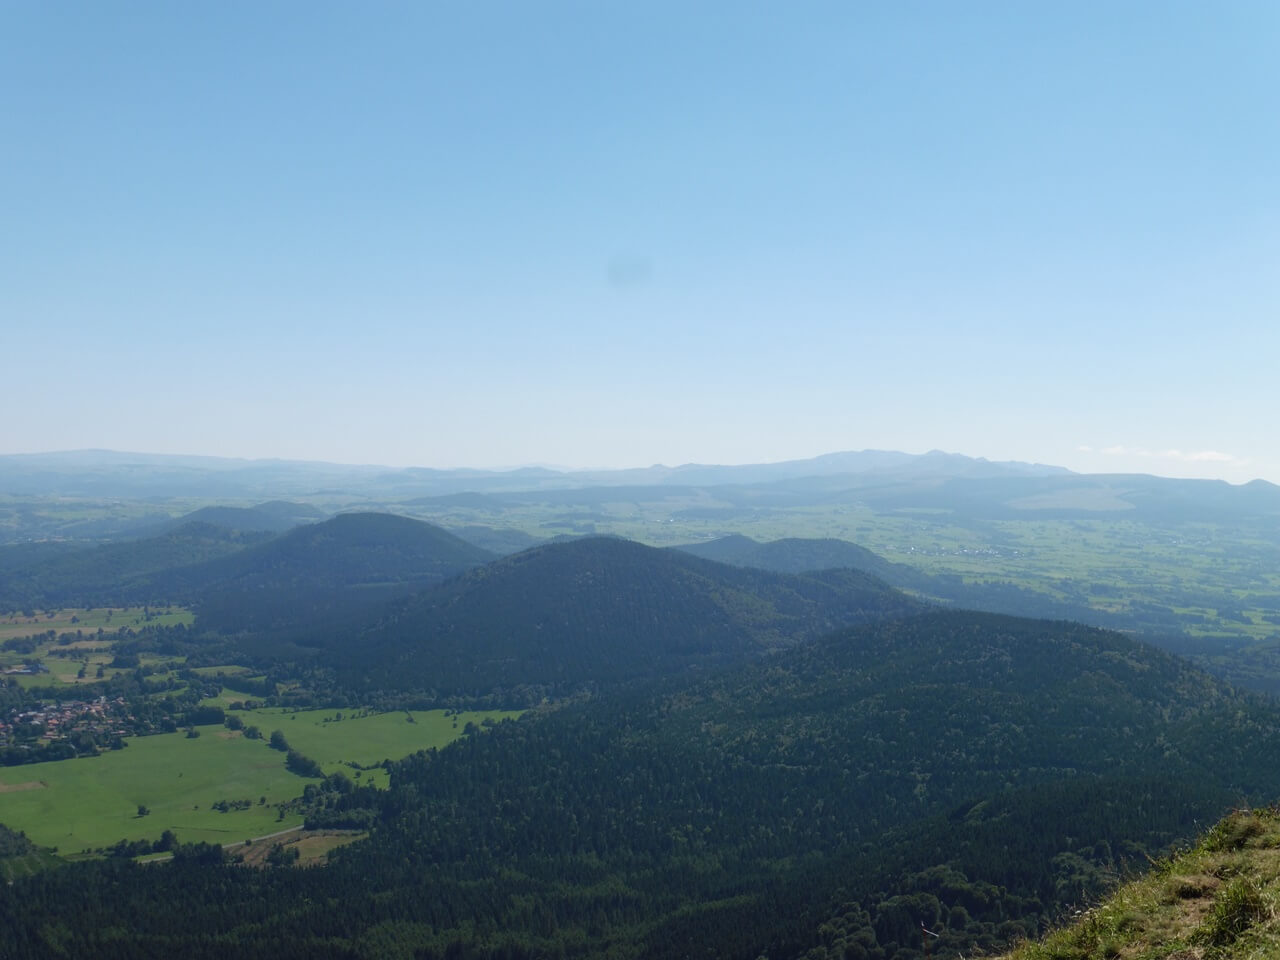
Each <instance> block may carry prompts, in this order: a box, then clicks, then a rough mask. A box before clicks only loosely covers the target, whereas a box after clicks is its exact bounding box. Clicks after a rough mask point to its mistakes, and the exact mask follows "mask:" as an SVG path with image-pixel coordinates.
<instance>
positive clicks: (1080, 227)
mask: <svg viewBox="0 0 1280 960" xmlns="http://www.w3.org/2000/svg"><path fill="white" fill-rule="evenodd" d="M1277 49H1280V5H1277V4H1275V3H1273V2H1270V0H1267V2H1256V3H1251V2H1224V3H1214V4H1207V3H1178V2H1158V3H1156V2H1152V3H1142V2H1128V3H1115V2H1105V3H1103V2H1099V3H1090V2H1078V3H1069V4H1040V3H1014V2H1008V3H989V2H981V0H974V2H970V3H964V4H959V3H949V2H941V0H939V2H932V3H912V2H897V0H895V2H892V3H890V2H878V3H871V2H864V3H854V2H842V3H829V4H828V3H804V2H799V3H786V4H783V3H775V4H752V3H732V4H730V3H713V2H707V3H699V4H688V3H657V2H646V3H632V4H621V3H598V2H594V3H581V4H566V3H550V2H546V3H534V2H530V3H506V4H497V3H485V2H475V3H461V2H456V3H427V2H422V3H398V4H385V3H372V2H371V3H362V4H324V3H315V2H309V3H287V4H286V3H261V2H253V3H237V2H224V3H218V4H202V5H195V4H174V3H155V4H146V3H127V2H113V3H87V2H86V3H65V4H47V3H36V2H29V3H28V2H13V3H6V4H4V5H0V117H2V118H3V120H2V121H0V123H2V124H3V126H2V127H0V130H3V134H0V137H2V139H0V145H2V146H3V150H2V151H0V224H2V225H3V229H0V350H3V352H4V353H5V354H6V355H7V356H8V358H9V362H8V363H7V364H6V374H7V375H6V380H7V383H6V386H7V390H6V391H5V393H6V396H7V397H8V403H9V414H10V415H9V416H7V417H6V418H5V420H4V427H3V429H2V430H0V452H2V453H12V452H34V451H41V450H57V449H75V448H84V447H106V448H113V449H129V450H145V451H153V452H171V453H201V454H213V455H225V456H246V457H288V458H305V459H323V460H333V461H340V462H374V463H387V464H416V465H425V466H462V465H469V466H497V465H512V464H519V463H528V462H545V463H555V464H566V465H572V466H635V465H647V464H649V463H654V462H664V463H681V462H687V461H701V462H722V463H737V462H760V461H770V460H780V459H790V458H797V457H804V456H812V455H815V454H819V453H823V452H827V451H833V450H846V449H862V448H869V447H875V448H890V449H902V450H907V451H910V452H923V451H925V450H928V449H931V448H941V449H946V450H951V451H956V452H961V453H967V454H970V455H975V456H987V457H990V458H993V459H1022V460H1038V461H1043V462H1051V463H1058V464H1063V465H1065V466H1069V467H1072V468H1074V469H1080V470H1090V471H1097V470H1107V471H1111V470H1117V471H1120V470H1140V471H1143V472H1151V473H1161V474H1168V475H1185V476H1221V477H1225V478H1228V479H1231V480H1235V481H1239V480H1245V479H1249V478H1251V477H1254V476H1262V477H1266V478H1268V479H1271V480H1273V481H1277V482H1280V444H1278V443H1277V441H1276V436H1277V432H1278V431H1277V430H1276V428H1275V427H1274V426H1273V420H1274V419H1275V417H1276V411H1277V410H1280V387H1278V386H1277V382H1278V381H1277V374H1276V370H1277V361H1278V359H1280V333H1278V332H1277V329H1278V327H1280V323H1278V322H1277V321H1278V320H1280V316H1278V314H1280V310H1278V305H1280V176H1277V171H1278V170H1280V111H1277V110H1276V109H1275V100H1276V96H1277V93H1278V92H1280V58H1277V57H1276V50H1277Z"/></svg>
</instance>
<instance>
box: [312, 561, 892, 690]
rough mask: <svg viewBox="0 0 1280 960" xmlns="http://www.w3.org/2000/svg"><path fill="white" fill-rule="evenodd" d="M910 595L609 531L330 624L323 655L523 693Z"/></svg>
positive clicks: (350, 676)
mask: <svg viewBox="0 0 1280 960" xmlns="http://www.w3.org/2000/svg"><path fill="white" fill-rule="evenodd" d="M915 608H916V604H915V602H914V601H911V600H909V599H908V598H906V597H904V596H903V595H901V594H899V593H898V592H897V591H895V590H892V589H891V588H889V587H888V586H886V585H885V584H884V583H882V582H880V581H879V580H876V579H875V578H873V577H870V576H868V575H866V574H862V573H858V572H856V571H830V572H826V573H823V574H821V575H815V576H809V577H794V576H785V575H779V574H773V573H768V572H765V571H759V570H750V569H745V568H735V567H729V566H725V565H723V564H717V563H712V562H709V561H705V560H700V559H698V558H696V557H691V556H686V555H683V554H680V553H676V552H672V551H666V550H659V549H656V548H653V547H646V546H643V545H641V544H638V543H634V542H632V541H627V540H620V539H615V538H605V537H598V538H585V539H581V540H573V541H567V542H563V543H557V544H551V545H548V546H544V547H536V548H534V549H532V550H527V551H525V552H523V553H519V554H516V555H514V556H511V557H506V558H503V559H501V560H498V561H496V562H494V563H492V564H489V565H487V566H484V567H481V568H478V569H476V570H473V571H471V572H469V573H467V574H466V575H464V576H462V577H460V578H458V579H457V580H455V581H453V582H451V583H449V584H446V585H444V586H442V587H439V588H437V589H435V590H429V591H425V592H423V593H421V594H419V595H417V596H416V597H414V598H412V599H410V600H407V601H404V602H402V603H401V604H400V605H398V606H397V607H395V608H394V609H393V610H392V611H391V612H390V613H389V614H388V616H387V617H386V618H385V619H384V620H383V621H382V622H380V623H378V624H377V625H376V626H373V627H371V628H369V629H366V630H364V631H362V632H359V633H357V634H351V633H349V632H348V633H343V634H342V635H341V636H335V637H334V638H333V639H332V641H331V643H330V647H331V649H330V650H329V651H328V654H327V656H328V657H329V658H331V662H335V663H336V664H338V666H339V670H340V672H341V673H342V674H343V675H344V676H345V677H346V678H347V680H348V682H349V683H350V684H352V685H358V688H359V689H362V690H364V691H372V690H377V691H412V690H418V691H422V690H434V691H436V692H437V693H439V694H441V695H445V694H449V695H458V696H476V695H484V694H491V693H494V692H498V691H506V692H507V693H510V692H512V691H514V690H516V689H517V688H522V689H524V691H525V693H524V694H523V695H522V696H523V697H524V698H526V699H527V698H528V697H530V696H533V697H534V698H535V701H536V699H540V697H541V696H543V695H550V694H563V693H566V692H570V691H572V690H575V689H577V688H579V687H580V686H582V685H583V684H594V683H606V684H608V683H617V682H620V681H623V680H633V679H637V678H640V677H660V676H667V675H671V674H678V673H681V672H682V671H684V670H686V669H690V668H695V667H696V668H698V669H703V670H706V669H710V668H712V667H715V666H718V665H723V664H727V663H735V662H739V661H741V660H742V659H744V658H747V657H750V656H752V655H755V654H758V653H760V652H763V651H766V650H769V649H773V648H778V647H782V646H787V645H790V644H793V643H795V642H796V641H798V640H800V639H803V638H808V637H813V636H817V635H818V634H820V633H823V632H825V631H828V630H831V629H834V628H836V627H839V626H844V625H848V624H852V623H859V622H864V621H866V620H871V619H878V618H881V617H885V616H895V615H902V614H904V613H906V612H910V611H912V610H914V609H915Z"/></svg>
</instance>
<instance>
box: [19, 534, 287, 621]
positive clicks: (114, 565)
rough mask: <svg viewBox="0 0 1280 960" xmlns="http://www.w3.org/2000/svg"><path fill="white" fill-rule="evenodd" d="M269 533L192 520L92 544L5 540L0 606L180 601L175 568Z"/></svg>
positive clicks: (216, 555)
mask: <svg viewBox="0 0 1280 960" xmlns="http://www.w3.org/2000/svg"><path fill="white" fill-rule="evenodd" d="M268 536H269V535H268V534H265V533H261V532H241V531H235V530H230V529H227V528H226V527H222V526H216V525H213V524H209V523H199V522H191V523H186V524H184V525H182V526H181V527H179V528H178V529H176V530H172V531H170V532H168V533H165V534H162V535H160V536H155V537H148V538H145V539H142V540H126V541H121V542H119V543H108V544H103V545H100V546H93V547H78V548H76V547H71V548H67V549H57V550H53V549H50V550H45V551H36V550H34V549H33V548H34V547H38V546H41V545H39V544H16V545H12V546H6V547H3V548H0V551H2V552H3V553H4V554H6V555H9V556H12V557H14V558H15V562H14V563H3V562H0V568H3V569H4V575H3V577H2V578H0V610H3V609H18V610H20V609H24V608H31V607H34V606H40V607H46V608H49V607H53V608H56V607H74V606H108V605H122V604H131V603H153V602H162V601H181V600H183V599H186V598H185V597H183V596H179V595H177V594H178V591H177V590H176V589H175V588H174V586H173V585H172V584H171V583H169V581H168V575H169V573H170V572H171V571H173V570H178V569H182V568H184V567H190V566H193V565H196V564H199V563H202V562H205V561H207V560H211V559H216V558H219V557H226V556H229V555H232V554H236V553H239V552H240V551H241V550H243V549H245V547H246V546H249V545H252V544H255V543H260V542H262V541H263V540H265V539H266V538H267V537H268ZM28 557H29V558H30V562H24V560H23V558H28Z"/></svg>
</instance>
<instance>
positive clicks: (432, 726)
mask: <svg viewBox="0 0 1280 960" xmlns="http://www.w3.org/2000/svg"><path fill="white" fill-rule="evenodd" d="M226 692H227V691H224V693H226ZM239 699H244V696H243V694H240V695H239ZM234 715H235V716H238V717H240V718H241V719H242V720H243V721H244V723H245V724H246V725H253V726H256V727H258V729H260V730H261V731H262V735H263V736H264V737H269V736H270V735H271V733H272V731H275V730H279V731H281V732H282V733H283V734H284V736H285V739H286V740H287V741H288V742H289V746H290V747H292V748H293V749H294V750H297V751H298V752H299V753H303V754H305V755H306V756H308V757H310V758H311V759H313V760H315V761H316V762H317V763H319V764H320V766H321V767H322V768H323V769H324V772H325V773H326V774H330V773H333V772H335V771H337V770H341V771H343V772H344V773H346V775H347V776H349V777H352V778H353V779H356V777H355V774H356V771H355V770H354V769H352V768H351V767H350V766H349V765H348V761H350V762H354V763H357V764H360V765H361V766H370V765H372V764H376V763H381V762H382V761H383V760H399V759H400V758H401V757H407V756H408V755H409V754H411V753H415V752H416V751H418V750H426V749H429V748H431V747H436V748H439V747H443V746H445V745H447V744H449V743H452V742H453V741H454V740H456V739H458V737H460V736H462V734H463V732H464V731H465V730H466V727H467V724H468V723H474V724H476V725H477V726H480V725H481V724H483V723H484V722H485V720H487V719H492V720H493V721H495V722H500V721H502V720H504V719H507V718H512V719H514V718H516V717H518V716H519V715H520V712H519V711H512V710H491V711H466V712H461V713H456V714H452V715H448V716H446V715H445V711H443V710H412V711H407V712H399V713H365V712H363V711H359V710H302V711H296V712H291V711H289V710H287V709H283V708H278V707H268V708H263V709H260V710H236V711H234ZM339 716H340V717H342V719H341V720H336V719H335V718H336V717H339ZM410 718H412V720H410ZM358 779H359V781H360V782H361V783H373V784H376V785H377V786H386V784H387V773H386V771H385V770H381V769H378V770H365V771H362V772H361V776H360V777H359V778H358ZM0 822H3V821H0Z"/></svg>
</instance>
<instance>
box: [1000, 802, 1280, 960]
mask: <svg viewBox="0 0 1280 960" xmlns="http://www.w3.org/2000/svg"><path fill="white" fill-rule="evenodd" d="M1095 958H1105V960H1112V958H1119V960H1162V958H1174V960H1246V958H1248V960H1253V958H1259V960H1261V958H1280V809H1277V808H1270V809H1266V810H1240V811H1236V812H1235V813H1232V814H1230V815H1229V816H1227V817H1226V818H1224V819H1223V820H1222V821H1221V822H1220V823H1218V824H1217V825H1216V826H1214V827H1213V828H1212V829H1211V830H1210V831H1209V832H1208V833H1207V834H1205V836H1204V837H1203V838H1202V840H1201V841H1200V843H1199V844H1198V845H1197V846H1196V847H1194V848H1193V849H1191V850H1188V851H1186V852H1184V853H1181V854H1178V855H1176V856H1173V857H1170V858H1168V859H1165V860H1161V861H1158V862H1157V863H1156V864H1155V868H1154V869H1153V870H1152V871H1151V873H1150V874H1148V875H1147V876H1145V877H1143V878H1141V879H1139V880H1135V881H1133V882H1132V883H1128V884H1126V885H1124V886H1123V887H1121V888H1120V889H1119V890H1117V891H1116V892H1115V894H1114V895H1112V897H1111V898H1110V899H1108V900H1107V901H1106V902H1105V903H1102V904H1100V905H1099V906H1097V907H1094V908H1093V909H1091V910H1088V911H1085V912H1084V913H1083V914H1082V915H1080V916H1079V917H1078V918H1077V919H1076V920H1074V921H1073V922H1072V923H1071V924H1070V925H1069V926H1066V927H1063V928H1062V929H1059V930H1056V931H1054V932H1052V933H1050V934H1049V935H1048V936H1046V937H1045V938H1044V939H1043V940H1040V941H1038V942H1034V943H1025V944H1022V945H1021V946H1019V947H1018V948H1016V949H1015V950H1013V951H1012V952H1011V953H1009V954H1007V955H1006V957H1005V958H1004V960H1095Z"/></svg>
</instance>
